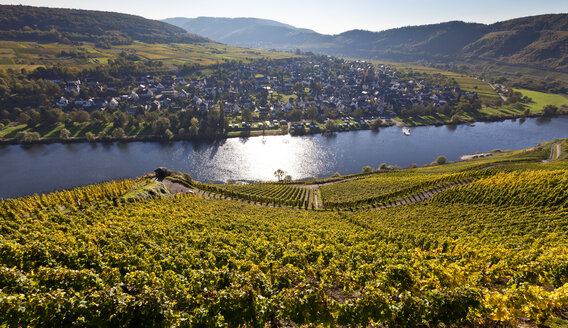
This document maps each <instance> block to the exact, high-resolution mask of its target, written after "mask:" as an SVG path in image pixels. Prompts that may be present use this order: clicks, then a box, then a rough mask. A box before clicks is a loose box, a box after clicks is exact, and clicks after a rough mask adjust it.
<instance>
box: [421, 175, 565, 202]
mask: <svg viewBox="0 0 568 328" xmlns="http://www.w3.org/2000/svg"><path fill="white" fill-rule="evenodd" d="M432 201H438V202H446V203H468V204H495V205H516V206H563V207H568V171H567V170H554V171H543V170H541V171H513V172H511V173H499V174H496V175H495V176H492V177H489V178H485V179H481V180H479V181H476V182H474V183H471V184H469V185H467V186H458V187H455V188H452V189H451V190H446V191H444V192H442V193H440V194H437V195H435V196H434V198H433V199H432Z"/></svg>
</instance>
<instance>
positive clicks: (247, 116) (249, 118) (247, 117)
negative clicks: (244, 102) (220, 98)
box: [241, 108, 252, 123]
mask: <svg viewBox="0 0 568 328" xmlns="http://www.w3.org/2000/svg"><path fill="white" fill-rule="evenodd" d="M241 116H242V118H243V121H244V122H247V123H250V122H252V113H251V112H250V109H248V108H245V109H243V112H242V113H241Z"/></svg>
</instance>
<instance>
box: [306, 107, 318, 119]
mask: <svg viewBox="0 0 568 328" xmlns="http://www.w3.org/2000/svg"><path fill="white" fill-rule="evenodd" d="M306 117H307V118H308V119H309V120H312V121H314V120H315V119H316V118H317V117H318V109H317V108H316V107H315V106H310V107H308V109H306Z"/></svg>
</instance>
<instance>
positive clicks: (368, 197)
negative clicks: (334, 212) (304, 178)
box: [319, 170, 492, 209]
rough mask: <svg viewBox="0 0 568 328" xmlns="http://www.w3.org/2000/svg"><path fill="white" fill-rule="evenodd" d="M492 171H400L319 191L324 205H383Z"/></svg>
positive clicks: (350, 206) (323, 188)
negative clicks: (426, 172) (437, 173)
mask: <svg viewBox="0 0 568 328" xmlns="http://www.w3.org/2000/svg"><path fill="white" fill-rule="evenodd" d="M491 174H492V171H490V170H484V171H472V172H464V173H455V174H441V175H431V174H420V173H416V172H413V171H400V172H392V173H384V174H378V175H374V176H371V177H368V178H364V179H358V180H352V181H346V182H342V183H335V184H330V185H327V186H323V187H321V188H320V189H319V190H320V192H321V197H322V202H323V206H324V208H328V209H332V208H357V207H361V206H367V205H382V204H385V203H389V202H393V201H396V200H399V199H402V198H404V197H407V196H411V195H416V194H419V193H423V192H427V191H430V190H434V189H438V188H444V187H448V186H453V185H457V184H460V183H464V182H469V181H472V180H473V179H476V178H479V177H482V176H489V175H491Z"/></svg>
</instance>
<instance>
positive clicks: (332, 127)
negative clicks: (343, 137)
mask: <svg viewBox="0 0 568 328" xmlns="http://www.w3.org/2000/svg"><path fill="white" fill-rule="evenodd" d="M325 130H326V131H328V132H333V131H337V122H335V121H334V120H329V119H328V120H327V122H325Z"/></svg>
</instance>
